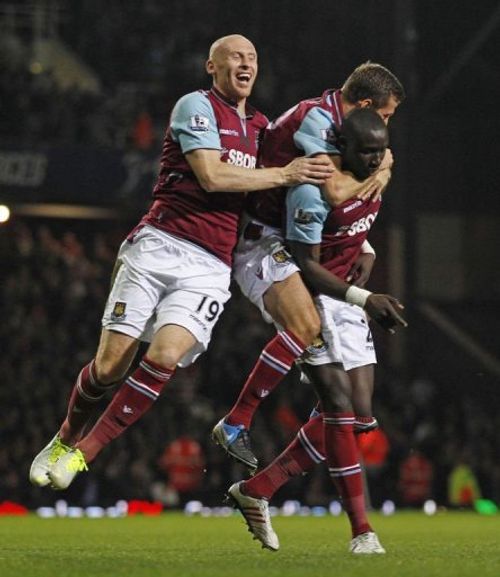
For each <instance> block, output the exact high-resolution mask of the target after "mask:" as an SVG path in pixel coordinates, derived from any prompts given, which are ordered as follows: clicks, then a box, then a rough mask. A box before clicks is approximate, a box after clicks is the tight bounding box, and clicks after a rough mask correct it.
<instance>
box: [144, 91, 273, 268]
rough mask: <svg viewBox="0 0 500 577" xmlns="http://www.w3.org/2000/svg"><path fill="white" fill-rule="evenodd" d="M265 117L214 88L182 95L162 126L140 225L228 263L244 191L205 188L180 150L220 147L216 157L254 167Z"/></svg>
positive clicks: (237, 164) (234, 241)
mask: <svg viewBox="0 0 500 577" xmlns="http://www.w3.org/2000/svg"><path fill="white" fill-rule="evenodd" d="M267 123H268V120H267V118H266V117H265V116H264V115H263V114H261V113H260V112H258V111H257V110H256V109H255V108H253V107H251V106H250V105H248V104H247V108H246V115H245V117H243V118H242V117H240V115H239V113H238V110H237V108H236V105H235V104H234V103H232V102H230V101H228V100H227V99H226V98H225V97H224V96H223V95H221V94H220V93H219V92H218V91H217V90H216V89H215V88H212V89H211V90H208V91H207V90H199V91H197V92H192V93H190V94H187V95H185V96H184V97H182V98H181V99H180V100H179V101H178V102H177V104H176V105H175V107H174V109H173V111H172V115H171V118H170V122H169V126H168V128H167V131H166V134H165V139H164V144H163V151H162V156H161V160H160V173H159V176H158V180H157V183H156V186H155V188H154V191H153V197H154V202H153V204H152V206H151V208H150V210H149V212H148V213H147V214H146V215H145V216H144V218H143V219H142V220H141V223H140V224H139V226H142V225H144V224H150V225H152V226H155V227H157V228H159V229H161V230H164V231H165V232H167V233H169V234H172V235H175V236H177V237H179V238H182V239H185V240H188V241H190V242H193V243H195V244H197V245H199V246H201V247H203V248H204V249H206V250H207V251H209V252H211V253H212V254H214V255H216V256H217V257H218V258H220V259H221V260H222V261H223V262H225V263H226V264H228V265H231V260H232V257H231V253H232V251H233V248H234V246H235V244H236V240H237V228H238V219H239V216H240V213H241V211H242V209H243V204H244V198H245V195H244V193H224V192H212V193H208V192H206V191H205V190H204V189H203V188H202V187H201V186H200V184H199V183H198V181H197V179H196V177H195V175H194V173H193V171H192V170H191V167H190V166H189V163H188V162H187V160H186V157H185V154H186V153H188V152H189V151H192V150H196V149H213V150H219V151H220V156H221V160H222V161H224V162H227V163H229V164H234V165H235V166H241V167H244V168H248V169H253V168H255V167H256V163H257V151H258V147H259V143H260V138H261V133H262V130H263V129H264V128H265V126H266V125H267Z"/></svg>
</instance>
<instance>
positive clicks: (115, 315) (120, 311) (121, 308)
mask: <svg viewBox="0 0 500 577" xmlns="http://www.w3.org/2000/svg"><path fill="white" fill-rule="evenodd" d="M126 310H127V303H124V302H120V301H116V302H115V306H114V307H113V312H112V313H111V318H112V319H113V320H114V321H122V320H124V319H125V317H126V316H127V314H126V312H125V311H126Z"/></svg>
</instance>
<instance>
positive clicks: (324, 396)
mask: <svg viewBox="0 0 500 577" xmlns="http://www.w3.org/2000/svg"><path fill="white" fill-rule="evenodd" d="M301 368H302V370H303V371H304V372H305V373H306V375H307V377H308V378H309V380H310V381H311V383H312V385H313V387H314V390H315V391H316V394H317V395H318V397H319V399H320V401H321V404H322V407H323V410H324V411H327V412H342V411H351V410H352V403H351V393H352V389H351V381H350V379H349V377H348V375H347V373H346V372H345V371H344V368H343V366H342V365H341V364H339V363H330V364H327V365H310V364H304V365H302V367H301Z"/></svg>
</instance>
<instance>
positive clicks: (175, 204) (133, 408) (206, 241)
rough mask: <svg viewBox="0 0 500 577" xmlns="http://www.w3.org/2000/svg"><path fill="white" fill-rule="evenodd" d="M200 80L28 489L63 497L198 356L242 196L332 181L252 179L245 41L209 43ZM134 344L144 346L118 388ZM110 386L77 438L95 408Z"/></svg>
mask: <svg viewBox="0 0 500 577" xmlns="http://www.w3.org/2000/svg"><path fill="white" fill-rule="evenodd" d="M206 70H207V73H208V74H209V75H210V76H212V79H213V86H212V88H211V90H199V91H197V92H192V93H190V94H188V95H186V96H184V97H182V98H181V99H180V100H179V101H178V102H177V104H176V106H175V108H174V110H173V112H172V115H171V118H170V122H169V126H168V128H167V131H166V135H165V140H164V146H163V153H162V157H161V167H160V173H159V177H158V181H157V183H156V186H155V189H154V191H153V197H154V202H153V204H152V206H151V208H150V210H149V212H148V213H147V214H146V215H145V216H144V217H143V219H142V220H141V221H140V223H139V224H138V226H136V227H135V228H134V230H133V231H132V232H131V233H130V235H129V236H128V237H127V239H126V240H125V241H124V242H123V244H122V246H121V248H120V251H119V254H118V260H117V267H116V275H115V278H114V282H113V286H112V289H111V292H110V294H109V298H108V301H107V303H106V306H105V310H104V315H103V319H102V324H103V330H102V333H101V338H100V342H99V346H98V349H97V353H96V356H95V358H94V359H93V360H92V361H91V362H90V363H89V364H88V365H87V366H85V367H84V368H83V369H82V370H81V372H80V374H79V375H78V378H77V380H76V383H75V385H74V387H73V391H72V394H71V397H70V400H69V406H68V413H67V417H66V419H65V420H64V422H63V424H62V426H61V427H60V429H59V431H58V432H57V434H56V435H55V437H54V438H53V439H52V440H51V441H50V442H49V444H48V445H47V446H46V447H45V448H44V449H42V451H41V452H40V453H39V454H38V455H37V456H36V457H35V459H34V461H33V463H32V466H31V470H30V480H31V482H32V483H34V484H35V485H39V486H45V485H50V486H52V487H53V488H56V489H64V488H66V487H68V486H69V484H70V483H71V482H72V480H73V478H74V477H75V475H77V474H78V473H79V472H81V471H83V470H86V469H87V465H88V463H90V462H91V461H93V460H94V459H95V457H96V456H97V455H98V453H99V452H100V451H101V450H102V449H103V447H105V446H106V445H107V444H108V443H109V442H110V441H112V440H113V439H114V438H116V437H118V436H119V435H121V434H122V433H123V432H124V431H125V430H126V429H127V428H128V427H129V426H130V425H132V424H133V423H134V422H135V421H137V420H138V419H139V418H140V417H141V416H142V415H143V414H144V413H145V412H146V411H147V410H148V409H149V408H150V407H151V406H152V404H153V403H154V401H155V400H156V399H157V398H158V397H159V396H160V394H161V392H162V390H163V388H164V387H165V385H166V384H167V383H168V381H169V380H170V378H171V377H172V375H173V374H174V371H175V369H176V367H177V366H186V365H189V364H190V363H192V362H193V361H194V359H195V358H196V357H197V356H198V355H199V354H201V353H202V352H203V351H204V350H205V349H206V347H207V345H208V343H209V341H210V336H211V333H212V329H213V327H214V325H215V323H216V321H217V319H218V318H219V316H220V314H221V312H222V310H223V308H224V304H225V302H226V301H227V300H228V299H229V296H230V293H229V283H230V270H231V268H230V267H231V260H232V258H231V254H232V251H233V248H234V246H235V244H236V241H237V225H238V219H239V216H240V212H241V209H242V206H243V200H244V194H243V193H245V192H247V191H255V190H262V189H268V188H272V187H275V186H291V185H293V184H299V183H304V182H308V183H322V182H324V181H325V179H326V178H327V177H328V176H329V175H330V174H331V172H332V170H331V168H330V167H329V163H328V162H325V160H322V159H308V158H301V159H294V160H293V161H292V162H290V163H288V164H286V163H285V164H286V165H281V166H280V167H277V168H265V169H259V170H250V169H253V168H255V165H256V158H257V151H258V145H259V140H260V136H261V131H262V130H263V128H264V127H265V126H266V124H267V122H268V121H267V119H266V117H265V116H264V115H263V114H261V113H260V112H258V111H257V110H256V109H255V108H253V107H252V106H251V105H250V104H249V103H248V102H247V98H248V97H249V96H250V93H251V91H252V87H253V85H254V82H255V79H256V76H257V70H258V65H257V53H256V50H255V47H254V46H253V44H252V43H251V42H250V41H249V40H248V39H246V38H245V37H243V36H240V35H231V36H226V37H223V38H220V39H218V40H217V41H216V42H214V44H213V45H212V46H211V48H210V53H209V57H208V60H207V62H206ZM140 340H146V341H150V343H151V344H150V346H149V348H148V349H147V352H146V354H145V356H144V357H143V358H142V361H141V362H140V365H139V366H138V368H137V369H135V370H134V371H133V372H132V374H130V376H128V378H127V379H126V380H125V382H122V380H123V379H124V377H125V375H126V374H127V372H128V370H129V367H130V364H131V362H132V359H133V358H134V356H135V354H136V352H137V350H138V344H139V341H140ZM117 383H121V386H120V387H119V388H118V390H117V392H116V393H115V395H114V397H113V398H112V400H111V401H110V403H109V404H108V406H107V408H106V409H105V411H104V412H103V413H102V415H101V416H100V418H99V419H98V421H97V423H96V424H95V426H94V427H93V428H92V430H91V431H90V432H89V433H88V434H86V435H85V436H84V434H85V428H86V426H87V424H88V422H89V420H90V416H91V413H92V412H93V409H94V408H95V406H96V403H98V402H99V400H100V399H101V398H102V397H103V395H104V394H105V393H106V391H108V390H109V389H110V388H111V387H112V386H114V385H115V384H117Z"/></svg>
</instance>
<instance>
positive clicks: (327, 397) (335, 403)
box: [316, 382, 352, 413]
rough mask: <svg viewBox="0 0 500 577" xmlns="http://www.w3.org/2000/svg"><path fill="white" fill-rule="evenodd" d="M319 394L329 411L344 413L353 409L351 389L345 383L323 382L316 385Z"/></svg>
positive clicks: (325, 408)
mask: <svg viewBox="0 0 500 577" xmlns="http://www.w3.org/2000/svg"><path fill="white" fill-rule="evenodd" d="M316 388H317V393H318V396H319V398H320V400H321V404H322V405H323V409H324V411H326V412H328V413H344V412H351V411H352V402H351V395H350V391H349V390H348V387H347V386H343V383H340V382H337V383H331V382H328V383H322V384H320V385H319V386H318V385H316Z"/></svg>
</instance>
